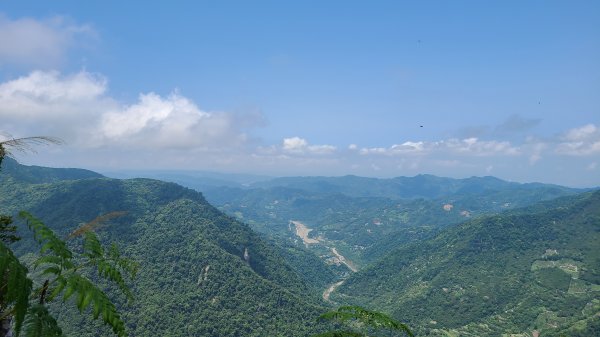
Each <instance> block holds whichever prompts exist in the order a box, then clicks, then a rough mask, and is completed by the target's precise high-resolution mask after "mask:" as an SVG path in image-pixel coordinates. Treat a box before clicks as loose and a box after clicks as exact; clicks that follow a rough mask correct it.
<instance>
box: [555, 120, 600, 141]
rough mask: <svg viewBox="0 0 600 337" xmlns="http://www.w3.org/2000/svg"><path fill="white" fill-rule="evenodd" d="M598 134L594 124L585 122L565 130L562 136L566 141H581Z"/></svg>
mask: <svg viewBox="0 0 600 337" xmlns="http://www.w3.org/2000/svg"><path fill="white" fill-rule="evenodd" d="M597 136H598V128H597V127H596V126H595V125H594V124H587V125H584V126H582V127H579V128H574V129H570V130H568V131H567V132H565V135H564V136H563V138H564V139H565V140H568V141H581V140H586V139H589V138H592V137H594V138H595V137H597Z"/></svg>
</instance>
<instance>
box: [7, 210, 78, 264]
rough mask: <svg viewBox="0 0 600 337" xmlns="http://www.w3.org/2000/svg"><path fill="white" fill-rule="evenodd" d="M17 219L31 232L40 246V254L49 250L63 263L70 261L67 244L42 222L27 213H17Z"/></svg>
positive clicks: (71, 254) (71, 256)
mask: <svg viewBox="0 0 600 337" xmlns="http://www.w3.org/2000/svg"><path fill="white" fill-rule="evenodd" d="M19 217H20V218H22V219H24V220H25V221H26V222H27V226H28V227H29V229H31V230H32V231H33V237H34V238H35V239H36V241H37V242H38V243H39V244H41V245H42V249H41V251H42V253H44V252H46V251H48V250H50V251H52V252H53V253H54V255H56V256H58V257H60V258H62V260H63V262H67V261H70V260H71V259H72V258H73V253H71V251H70V250H69V248H67V244H66V243H65V242H64V241H62V240H61V239H59V238H58V236H56V234H54V231H52V230H51V229H50V228H48V227H47V226H46V225H45V224H44V223H43V222H41V221H40V220H39V219H37V218H35V217H34V216H33V215H31V214H29V213H28V212H25V211H21V212H19Z"/></svg>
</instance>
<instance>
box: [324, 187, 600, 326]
mask: <svg viewBox="0 0 600 337" xmlns="http://www.w3.org/2000/svg"><path fill="white" fill-rule="evenodd" d="M332 298H333V299H334V300H336V301H339V302H350V303H359V304H362V305H366V306H368V307H372V308H377V309H380V310H385V311H387V312H390V313H392V314H393V315H394V316H395V317H397V318H399V319H402V320H405V321H408V322H409V324H410V325H411V326H414V327H418V328H417V329H418V330H419V332H420V333H421V334H423V335H433V336H438V335H444V334H446V333H447V335H448V336H498V335H500V334H502V333H511V334H517V333H528V335H527V336H530V335H532V334H533V333H534V331H538V332H541V333H542V334H541V336H554V335H559V334H560V333H561V332H567V335H569V336H571V335H581V336H585V335H588V336H592V335H594V333H596V334H597V333H598V332H599V331H598V330H597V329H598V327H599V326H600V324H599V322H598V320H599V319H600V316H599V315H600V192H595V193H586V194H583V195H579V196H574V197H565V198H562V199H558V200H555V201H551V202H548V203H545V204H540V205H536V206H533V207H531V208H529V209H522V210H518V211H514V212H512V213H509V214H501V215H496V216H489V217H482V218H479V219H475V220H472V221H469V222H466V223H463V224H461V225H458V226H456V227H451V228H448V229H446V230H444V231H443V232H441V233H440V234H439V235H437V236H435V237H434V238H432V239H429V240H425V241H422V242H419V243H415V244H408V245H405V246H403V247H401V248H399V249H397V250H395V251H393V252H392V253H390V254H389V255H387V256H386V257H385V258H384V259H382V260H381V261H380V262H378V263H376V264H373V265H372V266H370V267H368V268H365V269H364V270H361V271H360V272H358V273H356V274H354V275H353V276H351V277H350V278H349V279H347V280H346V282H345V284H344V285H342V286H341V287H339V288H338V290H337V291H336V292H335V293H334V294H333V295H332Z"/></svg>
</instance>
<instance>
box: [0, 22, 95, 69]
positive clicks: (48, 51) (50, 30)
mask: <svg viewBox="0 0 600 337" xmlns="http://www.w3.org/2000/svg"><path fill="white" fill-rule="evenodd" d="M95 37H96V33H95V32H94V30H93V29H92V28H91V27H90V26H89V25H77V24H73V23H71V22H69V20H67V19H66V18H64V17H59V16H55V17H52V18H49V19H46V20H36V19H32V18H22V19H17V20H11V19H9V18H7V17H5V16H3V15H0V65H6V64H11V65H19V66H33V67H42V68H46V67H56V66H57V65H59V64H60V63H62V62H63V61H64V58H65V56H66V53H67V50H68V49H69V48H71V47H73V46H74V45H76V44H77V42H78V41H79V40H86V39H90V38H95Z"/></svg>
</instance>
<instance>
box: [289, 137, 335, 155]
mask: <svg viewBox="0 0 600 337" xmlns="http://www.w3.org/2000/svg"><path fill="white" fill-rule="evenodd" d="M336 149H337V148H336V147H335V146H333V145H309V144H308V141H306V139H304V138H300V137H291V138H284V139H283V144H282V150H283V151H285V152H288V153H296V154H301V153H308V154H331V153H333V152H335V150H336Z"/></svg>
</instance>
